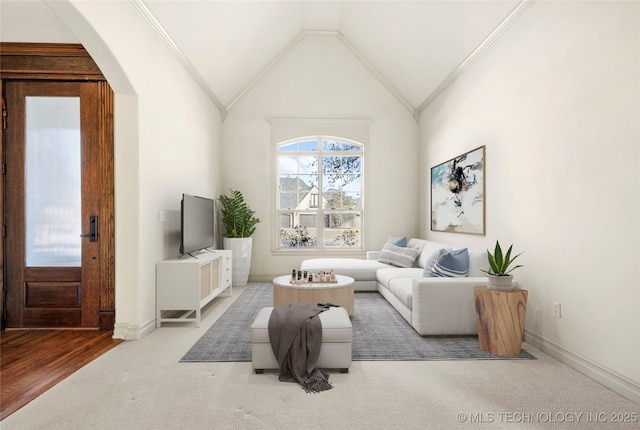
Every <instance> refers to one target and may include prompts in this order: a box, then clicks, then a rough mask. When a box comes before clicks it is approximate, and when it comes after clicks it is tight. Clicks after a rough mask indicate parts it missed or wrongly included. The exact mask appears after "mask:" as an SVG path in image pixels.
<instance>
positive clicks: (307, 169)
mask: <svg viewBox="0 0 640 430" xmlns="http://www.w3.org/2000/svg"><path fill="white" fill-rule="evenodd" d="M299 172H300V173H307V174H314V175H317V174H318V157H316V156H302V157H300V170H299Z"/></svg>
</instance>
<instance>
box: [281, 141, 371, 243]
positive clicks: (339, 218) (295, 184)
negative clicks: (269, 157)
mask: <svg viewBox="0 0 640 430" xmlns="http://www.w3.org/2000/svg"><path fill="white" fill-rule="evenodd" d="M362 151H363V147H362V145H361V144H360V143H357V142H353V141H347V140H344V139H335V138H328V137H314V138H305V139H300V140H295V141H288V142H284V143H280V144H278V145H277V152H278V173H277V175H278V177H277V181H278V196H277V200H278V202H277V208H278V216H279V219H280V223H279V230H280V231H279V238H280V240H279V244H278V248H279V249H291V248H294V249H359V248H362V237H363V236H362V225H363V223H362V215H363V201H362V196H363V153H362Z"/></svg>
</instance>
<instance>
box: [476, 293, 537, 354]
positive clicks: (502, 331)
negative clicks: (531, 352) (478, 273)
mask: <svg viewBox="0 0 640 430" xmlns="http://www.w3.org/2000/svg"><path fill="white" fill-rule="evenodd" d="M473 294H474V300H475V305H476V322H477V324H478V340H479V341H480V349H481V350H483V351H485V352H488V353H490V354H494V355H502V356H514V355H519V354H520V351H521V350H522V336H523V334H524V318H525V314H526V311H527V295H528V292H527V290H522V289H520V288H514V289H513V290H512V291H498V290H490V289H488V288H487V287H475V288H474V289H473Z"/></svg>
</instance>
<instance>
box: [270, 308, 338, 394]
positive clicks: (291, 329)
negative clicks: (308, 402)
mask: <svg viewBox="0 0 640 430" xmlns="http://www.w3.org/2000/svg"><path fill="white" fill-rule="evenodd" d="M324 310H326V309H322V308H318V307H311V306H309V305H307V304H303V303H294V304H291V305H287V306H276V307H274V308H273V312H271V317H269V340H270V342H271V348H272V349H273V354H274V355H275V357H276V359H277V360H278V365H279V367H280V375H279V379H280V381H297V382H298V383H299V384H300V385H302V387H303V388H304V390H305V391H306V392H307V393H317V392H320V391H325V390H330V389H331V388H333V387H332V386H331V384H330V383H329V375H327V374H326V373H325V372H323V371H322V370H320V369H317V368H316V364H317V362H318V357H319V356H320V346H321V344H322V322H321V321H320V318H318V317H317V316H318V314H320V312H322V311H324Z"/></svg>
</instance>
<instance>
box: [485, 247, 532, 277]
mask: <svg viewBox="0 0 640 430" xmlns="http://www.w3.org/2000/svg"><path fill="white" fill-rule="evenodd" d="M512 248H513V245H511V246H510V247H509V249H508V250H507V253H506V254H503V253H502V248H501V247H500V242H499V241H496V248H495V250H494V252H493V254H491V252H489V250H488V249H487V257H488V259H489V265H490V266H491V270H488V271H487V270H482V269H481V270H482V271H483V272H485V273H487V274H489V275H496V276H507V275H508V274H509V273H510V272H512V271H514V270H515V269H517V268H518V267H522V265H521V264H520V265H517V266H514V267H512V268H511V269H509V266H511V263H513V262H514V260H515V259H516V258H518V257H519V256H520V255H522V253H520V254H518V255H516V256H515V257H513V258H511V250H512Z"/></svg>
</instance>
